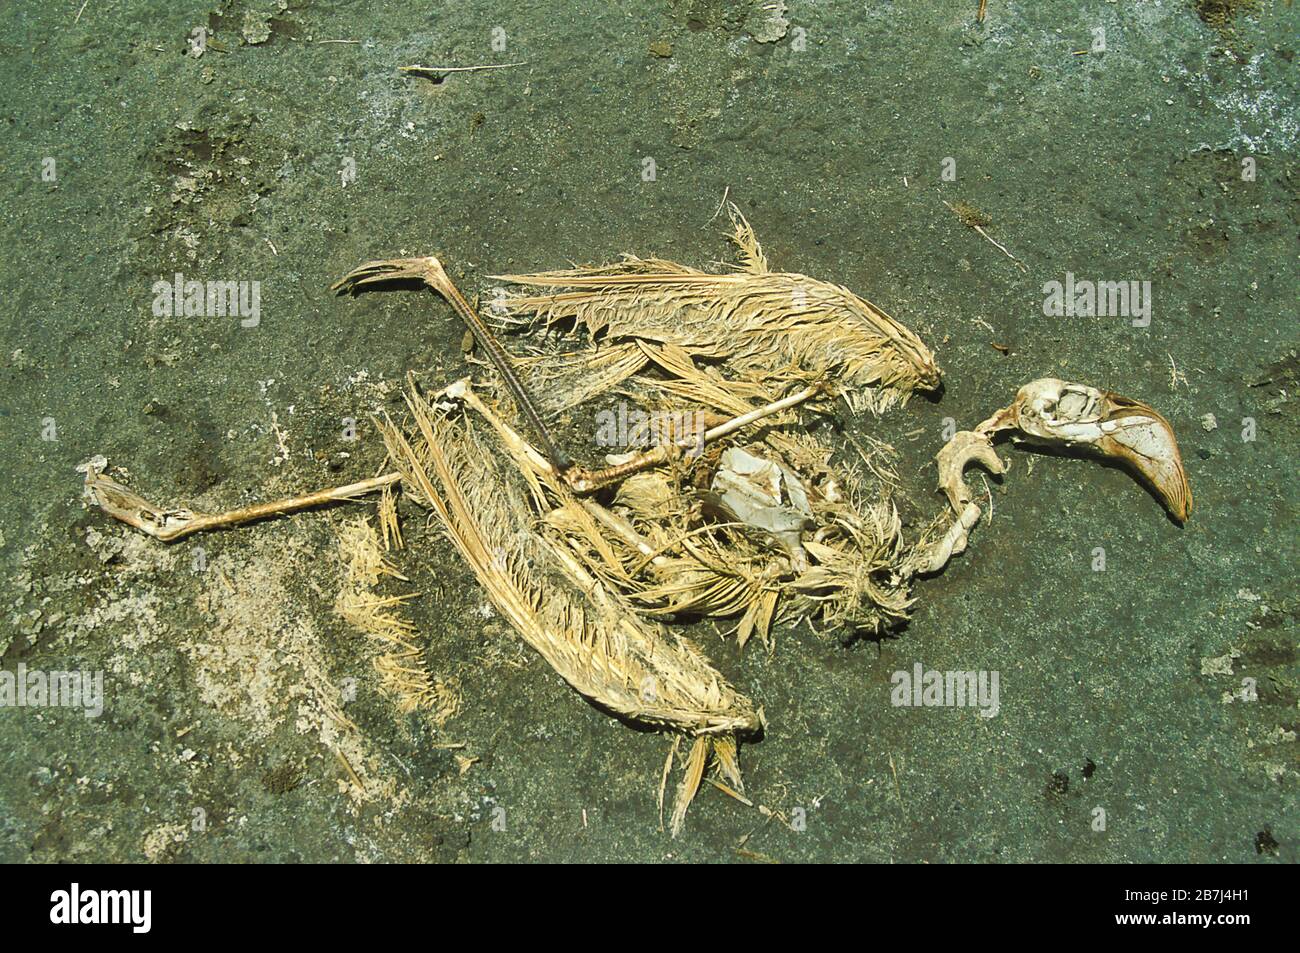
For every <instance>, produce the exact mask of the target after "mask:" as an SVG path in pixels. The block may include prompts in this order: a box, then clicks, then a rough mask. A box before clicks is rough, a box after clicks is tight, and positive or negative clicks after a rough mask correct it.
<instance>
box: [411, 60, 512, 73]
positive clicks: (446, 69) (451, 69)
mask: <svg viewBox="0 0 1300 953" xmlns="http://www.w3.org/2000/svg"><path fill="white" fill-rule="evenodd" d="M527 65H528V64H527V63H522V62H521V63H489V64H487V65H484V66H421V65H419V64H418V63H415V64H412V65H411V66H399V67H397V69H398V71H399V72H402V73H415V74H416V75H420V76H423V75H427V74H430V73H473V72H476V71H478V70H485V69H509V68H510V67H512V66H527Z"/></svg>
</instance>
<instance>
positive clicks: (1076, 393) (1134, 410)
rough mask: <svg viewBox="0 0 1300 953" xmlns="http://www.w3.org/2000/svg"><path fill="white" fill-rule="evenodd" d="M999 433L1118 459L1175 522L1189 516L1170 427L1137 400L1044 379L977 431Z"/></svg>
mask: <svg viewBox="0 0 1300 953" xmlns="http://www.w3.org/2000/svg"><path fill="white" fill-rule="evenodd" d="M1001 430H1016V431H1018V432H1019V433H1020V434H1021V435H1022V436H1023V437H1025V438H1026V439H1027V440H1029V441H1030V442H1034V443H1040V444H1047V445H1051V446H1059V447H1067V448H1072V449H1075V448H1085V449H1090V450H1093V451H1095V452H1097V453H1100V454H1102V455H1104V456H1107V457H1112V458H1115V459H1118V460H1122V461H1124V462H1125V463H1127V464H1128V465H1129V466H1130V467H1132V468H1133V469H1135V470H1136V471H1137V472H1138V473H1139V474H1141V475H1142V477H1144V478H1145V479H1146V480H1147V481H1148V482H1149V483H1150V484H1151V487H1152V488H1153V489H1154V490H1155V492H1156V494H1157V495H1158V496H1159V497H1160V499H1161V500H1162V501H1163V502H1164V504H1165V506H1166V507H1167V508H1168V509H1169V512H1170V513H1172V514H1173V516H1174V517H1175V518H1177V519H1178V521H1179V522H1186V520H1187V517H1188V516H1190V515H1191V512H1192V490H1191V487H1190V486H1189V485H1188V483H1187V474H1186V471H1184V469H1183V458H1182V455H1181V454H1180V453H1179V451H1178V441H1177V440H1176V439H1175V438H1174V431H1173V428H1172V427H1171V426H1170V425H1169V421H1167V420H1165V418H1164V417H1162V416H1161V415H1160V414H1159V413H1158V412H1156V411H1155V410H1153V409H1152V408H1151V407H1148V406H1147V405H1146V404H1144V403H1142V402H1141V401H1137V400H1132V399H1131V398H1128V397H1122V396H1120V395H1119V394H1113V393H1111V392H1110V391H1103V390H1098V389H1097V388H1095V387H1089V386H1087V385H1086V384H1072V383H1068V382H1066V381H1061V380H1056V379H1055V378H1052V377H1044V378H1040V379H1039V380H1036V381H1030V382H1029V383H1028V384H1026V385H1025V386H1024V387H1022V388H1020V391H1019V393H1017V394H1016V399H1015V401H1014V402H1013V403H1012V404H1011V405H1010V406H1008V407H1005V408H1003V409H1002V410H1000V411H998V412H997V413H996V414H994V415H993V416H992V417H990V418H989V419H988V420H986V421H984V423H982V424H980V425H979V427H977V428H976V432H978V433H982V434H985V435H988V436H992V435H993V434H995V433H997V432H998V431H1001Z"/></svg>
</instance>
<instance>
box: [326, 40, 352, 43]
mask: <svg viewBox="0 0 1300 953" xmlns="http://www.w3.org/2000/svg"><path fill="white" fill-rule="evenodd" d="M316 42H317V43H360V42H361V41H360V40H317V41H316Z"/></svg>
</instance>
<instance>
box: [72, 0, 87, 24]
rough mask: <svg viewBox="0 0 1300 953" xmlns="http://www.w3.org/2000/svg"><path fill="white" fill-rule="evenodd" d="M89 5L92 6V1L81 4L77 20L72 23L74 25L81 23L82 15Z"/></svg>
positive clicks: (84, 0)
mask: <svg viewBox="0 0 1300 953" xmlns="http://www.w3.org/2000/svg"><path fill="white" fill-rule="evenodd" d="M89 4H90V0H83V2H82V4H81V9H80V10H78V11H77V18H76V19H75V20H73V21H72V22H73V24H77V23H80V22H81V15H82V14H83V13H85V12H86V7H87V6H88V5H89Z"/></svg>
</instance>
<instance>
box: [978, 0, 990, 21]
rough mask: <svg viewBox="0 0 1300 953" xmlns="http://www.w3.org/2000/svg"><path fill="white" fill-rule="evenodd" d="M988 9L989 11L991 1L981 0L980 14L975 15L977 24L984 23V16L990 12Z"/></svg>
mask: <svg viewBox="0 0 1300 953" xmlns="http://www.w3.org/2000/svg"><path fill="white" fill-rule="evenodd" d="M988 9H989V0H980V9H979V13H977V14H975V22H976V23H983V22H984V14H985V13H987V12H988Z"/></svg>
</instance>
